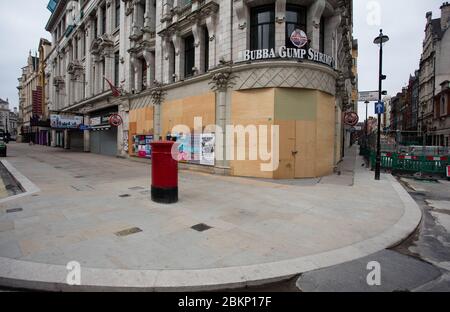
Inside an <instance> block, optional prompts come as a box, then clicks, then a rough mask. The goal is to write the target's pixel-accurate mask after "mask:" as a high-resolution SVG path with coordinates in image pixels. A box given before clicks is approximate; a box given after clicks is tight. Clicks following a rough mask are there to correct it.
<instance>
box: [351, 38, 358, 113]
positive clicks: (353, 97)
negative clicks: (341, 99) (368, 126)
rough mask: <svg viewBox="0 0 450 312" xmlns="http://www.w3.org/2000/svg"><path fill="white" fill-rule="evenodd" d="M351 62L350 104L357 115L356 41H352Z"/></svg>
mask: <svg viewBox="0 0 450 312" xmlns="http://www.w3.org/2000/svg"><path fill="white" fill-rule="evenodd" d="M352 60H353V67H352V73H353V78H354V83H353V88H352V104H353V111H354V112H356V113H358V92H359V89H358V40H356V39H354V40H353V45H352Z"/></svg>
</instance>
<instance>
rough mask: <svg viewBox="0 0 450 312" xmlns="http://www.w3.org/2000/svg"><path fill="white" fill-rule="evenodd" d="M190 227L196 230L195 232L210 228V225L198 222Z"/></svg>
mask: <svg viewBox="0 0 450 312" xmlns="http://www.w3.org/2000/svg"><path fill="white" fill-rule="evenodd" d="M191 229H193V230H196V231H197V232H205V231H208V230H210V229H212V227H211V226H209V225H207V224H204V223H200V224H197V225H194V226H193V227H191Z"/></svg>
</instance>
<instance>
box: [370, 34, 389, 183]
mask: <svg viewBox="0 0 450 312" xmlns="http://www.w3.org/2000/svg"><path fill="white" fill-rule="evenodd" d="M388 41H389V37H388V36H386V35H384V34H383V30H382V29H380V35H379V36H378V37H376V38H375V40H374V41H373V43H374V44H377V45H379V46H380V61H379V66H380V68H379V77H378V102H379V103H381V98H382V93H383V80H385V79H386V76H384V75H383V44H384V43H386V42H388ZM380 178H381V113H379V114H378V133H377V158H376V165H375V180H377V181H379V180H380Z"/></svg>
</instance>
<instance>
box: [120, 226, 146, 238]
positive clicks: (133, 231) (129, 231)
mask: <svg viewBox="0 0 450 312" xmlns="http://www.w3.org/2000/svg"><path fill="white" fill-rule="evenodd" d="M140 232H142V230H141V229H140V228H137V227H135V228H131V229H126V230H123V231H120V232H117V233H116V235H117V236H119V237H124V236H128V235H133V234H137V233H140Z"/></svg>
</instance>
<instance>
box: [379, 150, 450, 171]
mask: <svg viewBox="0 0 450 312" xmlns="http://www.w3.org/2000/svg"><path fill="white" fill-rule="evenodd" d="M449 159H450V158H449V156H410V155H402V154H398V153H382V155H381V167H382V168H384V169H390V170H398V171H408V172H415V173H416V172H423V173H429V174H444V175H445V174H446V168H447V166H448V165H450V162H449ZM370 163H371V166H372V168H375V163H376V153H375V152H371V153H370Z"/></svg>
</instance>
